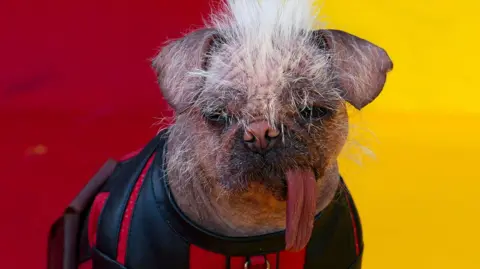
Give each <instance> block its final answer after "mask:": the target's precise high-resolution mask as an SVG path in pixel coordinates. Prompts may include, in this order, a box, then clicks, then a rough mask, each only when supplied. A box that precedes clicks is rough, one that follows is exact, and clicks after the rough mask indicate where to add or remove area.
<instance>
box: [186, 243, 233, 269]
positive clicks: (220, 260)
mask: <svg viewBox="0 0 480 269" xmlns="http://www.w3.org/2000/svg"><path fill="white" fill-rule="evenodd" d="M226 262H227V261H226V257H225V256H223V255H222V254H217V253H213V252H209V251H207V250H204V249H202V248H199V247H197V246H195V245H190V260H189V263H190V267H189V268H190V269H225V264H226Z"/></svg>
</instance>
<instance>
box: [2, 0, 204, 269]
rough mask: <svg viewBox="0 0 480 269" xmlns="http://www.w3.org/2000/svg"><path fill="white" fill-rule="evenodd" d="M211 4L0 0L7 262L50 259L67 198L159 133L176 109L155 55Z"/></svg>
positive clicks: (21, 264)
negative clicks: (158, 76)
mask: <svg viewBox="0 0 480 269" xmlns="http://www.w3.org/2000/svg"><path fill="white" fill-rule="evenodd" d="M187 3H188V5H187ZM187 6H188V9H187ZM209 11H210V6H209V3H208V2H207V0H203V1H199V0H197V1H188V0H175V1H167V0H143V1H133V0H109V1H107V0H103V1H101V0H83V1H65V0H36V1H34V0H32V1H25V0H2V1H0V126H1V127H0V173H1V174H0V180H1V186H0V216H1V217H0V258H1V259H0V260H1V262H2V263H3V264H2V265H1V268H15V269H16V268H20V269H23V268H29V269H30V268H45V260H46V259H45V258H46V238H47V232H48V229H49V225H50V224H51V222H52V221H53V220H54V219H55V218H56V217H57V216H58V215H59V214H60V213H61V211H62V210H63V208H64V206H65V205H66V204H67V203H68V202H70V200H71V199H72V198H73V197H74V196H75V195H76V193H77V192H78V191H79V190H80V188H82V186H83V185H84V184H85V183H86V181H87V180H88V179H89V177H90V176H91V175H92V174H93V173H95V172H96V170H97V169H98V168H99V167H100V166H101V165H102V163H103V161H105V160H106V159H107V158H108V157H115V158H117V157H119V156H121V155H122V154H124V153H127V152H129V151H131V150H135V149H136V148H137V147H140V146H142V145H143V144H144V143H146V142H147V141H148V139H150V138H151V137H152V136H153V135H154V134H155V133H156V131H157V130H158V126H153V125H152V124H153V123H155V121H156V120H155V119H154V117H160V116H162V115H169V112H168V111H165V109H166V106H165V102H163V101H162V98H161V94H160V91H159V89H158V87H157V85H156V81H155V75H154V73H153V71H152V70H151V68H150V63H149V58H151V57H153V56H154V55H155V52H156V51H157V49H158V47H159V46H160V45H161V44H162V42H164V41H165V40H166V39H167V38H174V37H178V36H180V34H181V33H182V32H184V31H186V30H188V29H189V27H191V26H192V25H193V26H198V25H201V24H200V23H201V22H202V20H201V19H202V16H206V15H207V14H208V12H209Z"/></svg>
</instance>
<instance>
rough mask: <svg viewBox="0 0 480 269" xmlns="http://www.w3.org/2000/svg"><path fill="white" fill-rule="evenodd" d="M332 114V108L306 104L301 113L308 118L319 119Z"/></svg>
mask: <svg viewBox="0 0 480 269" xmlns="http://www.w3.org/2000/svg"><path fill="white" fill-rule="evenodd" d="M329 114H330V110H329V109H327V108H324V107H318V106H306V107H303V108H302V109H301V110H300V115H301V116H302V118H304V119H306V120H318V119H321V118H324V117H326V116H328V115H329Z"/></svg>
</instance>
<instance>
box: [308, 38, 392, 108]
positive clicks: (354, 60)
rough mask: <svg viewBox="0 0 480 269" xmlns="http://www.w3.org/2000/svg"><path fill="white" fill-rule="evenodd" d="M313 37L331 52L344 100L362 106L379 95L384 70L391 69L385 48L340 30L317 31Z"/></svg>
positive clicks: (384, 76) (385, 71)
mask: <svg viewBox="0 0 480 269" xmlns="http://www.w3.org/2000/svg"><path fill="white" fill-rule="evenodd" d="M314 37H315V40H316V42H317V43H318V45H319V46H321V47H322V48H323V49H327V50H328V51H329V53H330V54H331V61H332V65H333V72H334V73H335V76H336V81H337V83H338V85H339V86H340V88H341V89H342V90H343V91H344V92H343V94H344V96H343V97H344V99H345V101H347V102H349V103H350V104H352V105H353V106H354V107H355V108H357V109H362V108H363V107H364V106H366V105H368V104H369V103H370V102H372V101H373V100H374V99H375V98H376V97H377V96H378V95H379V94H380V92H381V91H382V89H383V87H384V84H385V81H386V77H387V73H388V72H389V71H390V70H392V69H393V63H392V61H391V59H390V57H389V56H388V54H387V53H386V51H385V50H383V49H382V48H380V47H378V46H376V45H374V44H372V43H371V42H369V41H367V40H364V39H361V38H359V37H357V36H355V35H352V34H349V33H347V32H343V31H340V30H317V31H315V32H314Z"/></svg>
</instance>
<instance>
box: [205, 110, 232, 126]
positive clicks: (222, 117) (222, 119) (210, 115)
mask: <svg viewBox="0 0 480 269" xmlns="http://www.w3.org/2000/svg"><path fill="white" fill-rule="evenodd" d="M203 114H204V117H205V118H206V119H207V120H208V121H210V122H213V123H227V122H228V121H229V119H230V116H229V115H228V114H227V112H226V111H225V110H223V109H218V110H215V111H208V112H204V113H203Z"/></svg>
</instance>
